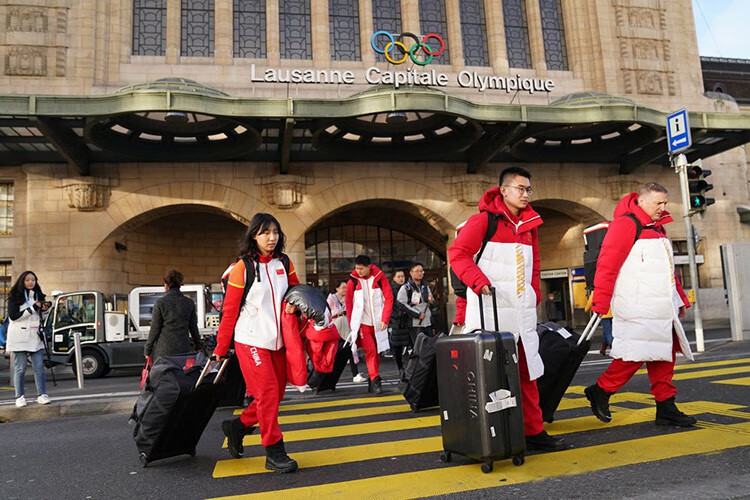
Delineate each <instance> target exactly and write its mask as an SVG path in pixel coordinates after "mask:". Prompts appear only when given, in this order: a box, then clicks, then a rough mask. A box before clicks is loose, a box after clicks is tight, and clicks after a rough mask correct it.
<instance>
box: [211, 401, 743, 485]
mask: <svg viewBox="0 0 750 500" xmlns="http://www.w3.org/2000/svg"><path fill="white" fill-rule="evenodd" d="M680 408H681V409H682V411H684V412H685V413H687V414H688V415H699V414H702V413H720V412H721V413H722V414H724V413H726V412H728V411H731V410H733V409H735V408H743V407H742V406H739V405H731V404H725V403H712V402H709V401H693V402H688V403H683V404H681V405H680ZM611 409H612V413H613V419H612V422H610V423H609V424H605V423H604V422H600V421H599V420H597V419H596V418H595V417H594V416H593V415H589V416H586V417H579V418H572V419H567V420H560V421H555V422H554V423H552V424H550V425H548V426H547V431H548V432H549V433H550V434H552V435H558V434H572V433H576V432H586V431H592V430H597V429H603V428H611V427H620V426H626V425H634V424H640V423H643V422H649V421H652V420H653V419H654V409H653V408H642V409H638V410H631V409H628V408H618V407H616V406H613V407H611ZM748 416H749V417H750V414H748ZM437 425H439V421H438V422H437ZM284 441H288V439H287V438H286V435H285V436H284ZM442 450H443V446H442V438H441V437H440V436H437V437H428V438H421V439H406V440H401V441H390V442H385V443H374V444H366V445H355V446H347V447H341V448H329V449H325V450H315V451H307V452H293V453H292V454H293V455H294V457H293V458H294V459H295V460H297V462H298V463H299V466H300V467H304V468H310V467H322V466H327V465H339V464H344V463H351V462H359V461H361V460H362V459H363V458H362V457H367V460H373V459H376V458H387V457H399V456H405V455H413V454H417V453H431V452H435V453H437V452H440V451H442ZM265 472H268V471H267V470H266V469H265V456H257V457H247V458H241V459H238V460H220V461H218V462H217V463H216V466H215V467H214V477H215V478H220V477H230V476H239V475H250V474H260V473H265Z"/></svg>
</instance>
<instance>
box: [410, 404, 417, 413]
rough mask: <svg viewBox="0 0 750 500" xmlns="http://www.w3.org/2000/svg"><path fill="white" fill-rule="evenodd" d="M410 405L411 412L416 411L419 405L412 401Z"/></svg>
mask: <svg viewBox="0 0 750 500" xmlns="http://www.w3.org/2000/svg"><path fill="white" fill-rule="evenodd" d="M410 406H411V411H412V412H414V413H417V412H418V411H419V407H418V406H417V403H412V404H411V405H410Z"/></svg>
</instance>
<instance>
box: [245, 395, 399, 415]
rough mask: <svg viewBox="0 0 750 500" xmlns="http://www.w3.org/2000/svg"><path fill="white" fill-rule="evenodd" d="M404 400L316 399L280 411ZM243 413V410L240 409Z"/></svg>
mask: <svg viewBox="0 0 750 500" xmlns="http://www.w3.org/2000/svg"><path fill="white" fill-rule="evenodd" d="M395 401H404V396H402V395H401V394H398V395H396V396H375V397H369V398H352V399H336V400H333V401H315V402H312V403H299V404H284V403H282V404H281V406H280V407H279V412H284V411H296V410H317V409H319V408H335V407H338V406H355V405H361V404H369V403H393V402H395ZM240 413H241V410H240Z"/></svg>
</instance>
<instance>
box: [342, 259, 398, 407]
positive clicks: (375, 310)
mask: <svg viewBox="0 0 750 500" xmlns="http://www.w3.org/2000/svg"><path fill="white" fill-rule="evenodd" d="M392 309H393V292H392V291H391V285H390V283H388V278H387V277H386V276H385V274H383V271H381V270H380V269H378V267H377V266H374V265H372V264H371V262H370V258H369V257H368V256H366V255H358V256H357V257H356V258H355V259H354V271H352V274H351V277H350V278H349V281H348V283H347V284H346V317H347V319H348V320H349V326H350V327H351V336H350V339H351V341H352V348H353V349H356V347H355V346H356V345H359V346H360V347H362V349H364V351H365V363H366V364H367V371H368V372H369V375H370V382H369V389H368V390H369V391H370V392H372V393H374V394H382V393H383V388H382V382H381V379H380V373H379V370H380V355H379V354H378V344H377V340H376V339H375V332H376V331H378V332H382V331H387V330H388V323H389V322H390V320H391V310H392Z"/></svg>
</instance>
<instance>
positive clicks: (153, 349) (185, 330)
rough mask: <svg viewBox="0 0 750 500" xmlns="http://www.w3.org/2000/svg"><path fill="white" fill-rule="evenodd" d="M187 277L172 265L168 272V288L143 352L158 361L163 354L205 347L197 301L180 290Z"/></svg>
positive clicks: (158, 301)
mask: <svg viewBox="0 0 750 500" xmlns="http://www.w3.org/2000/svg"><path fill="white" fill-rule="evenodd" d="M183 279H184V278H183V276H182V273H181V272H180V271H178V270H177V269H170V270H169V271H168V272H167V274H165V275H164V290H166V292H165V293H164V295H162V296H161V298H159V299H158V300H157V301H156V302H155V303H154V310H153V313H152V315H151V330H150V331H149V333H148V340H147V341H146V346H145V347H144V348H143V354H144V355H145V356H146V357H147V358H148V357H149V356H151V358H152V359H153V360H154V361H156V358H158V357H159V356H174V355H176V354H186V353H189V352H192V351H197V350H200V349H201V348H202V347H203V344H202V343H201V336H200V332H199V331H198V313H197V312H196V307H195V303H194V302H193V301H192V299H190V298H188V297H186V296H185V295H183V294H182V292H180V287H181V286H182V282H183ZM191 338H192V345H191Z"/></svg>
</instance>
